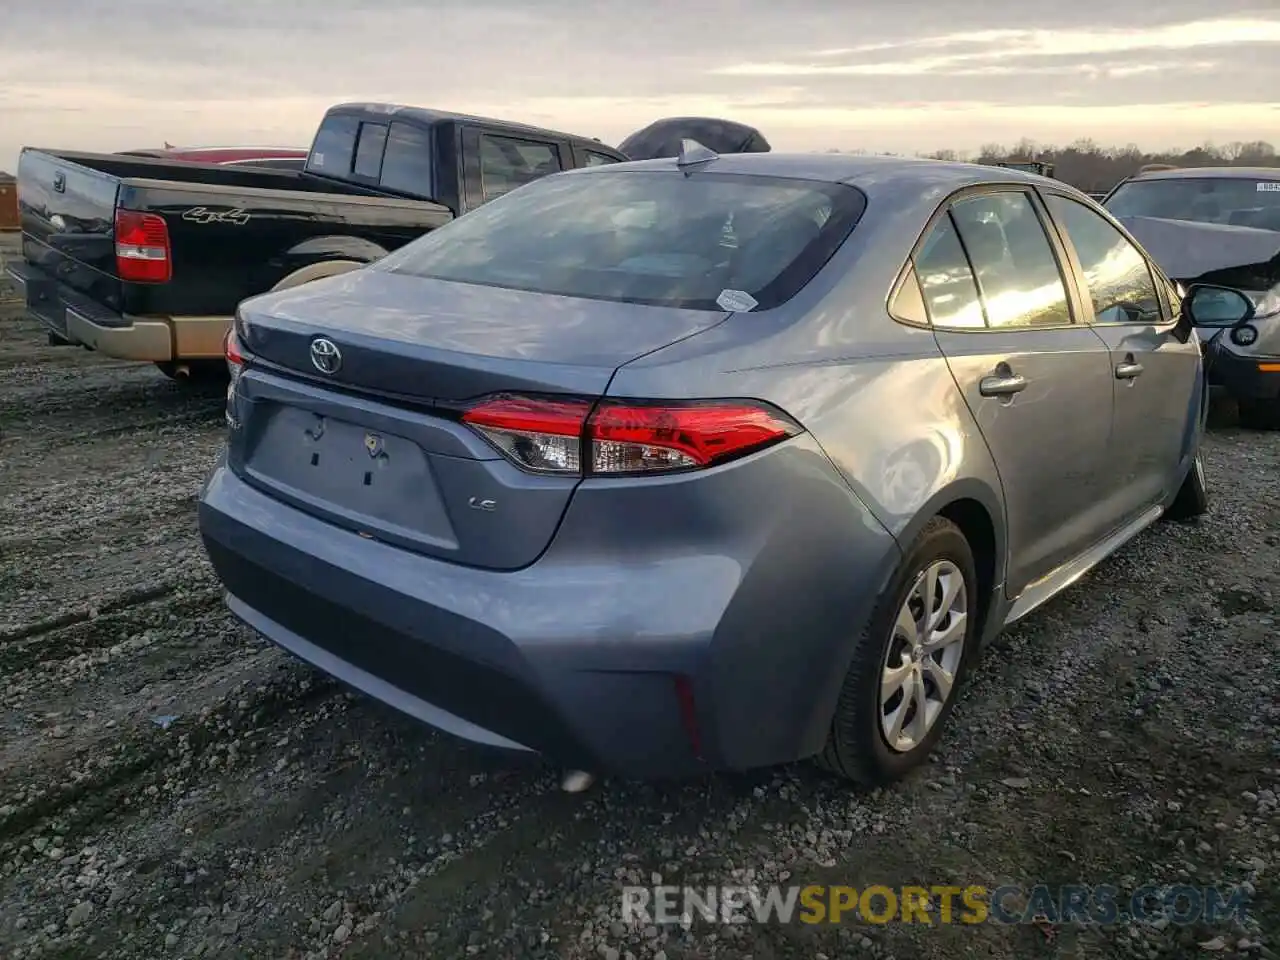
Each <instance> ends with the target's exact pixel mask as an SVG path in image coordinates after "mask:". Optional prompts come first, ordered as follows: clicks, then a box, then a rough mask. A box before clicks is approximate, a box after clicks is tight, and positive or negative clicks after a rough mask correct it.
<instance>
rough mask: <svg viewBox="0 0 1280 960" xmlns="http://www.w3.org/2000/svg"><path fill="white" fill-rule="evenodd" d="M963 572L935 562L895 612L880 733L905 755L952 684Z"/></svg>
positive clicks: (959, 650)
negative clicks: (896, 613) (896, 614)
mask: <svg viewBox="0 0 1280 960" xmlns="http://www.w3.org/2000/svg"><path fill="white" fill-rule="evenodd" d="M968 619H969V595H968V588H967V586H966V585H965V581H964V574H963V573H961V571H960V568H959V567H958V566H956V565H955V564H954V563H952V562H951V561H950V560H935V561H933V562H932V563H930V564H929V565H928V566H927V567H925V569H924V570H922V571H921V572H920V574H919V575H918V576H917V577H916V579H915V581H914V582H913V583H912V585H911V589H910V590H909V591H908V592H907V598H906V600H905V601H904V602H903V604H902V607H901V609H900V610H899V611H898V616H897V619H896V620H895V621H894V625H893V636H892V637H891V638H890V640H889V647H888V651H887V652H886V655H885V660H884V664H883V666H882V668H881V674H880V733H881V736H883V737H884V741H885V743H886V744H887V745H888V746H889V748H890V749H891V750H894V751H896V752H898V753H906V752H908V751H910V750H913V749H915V748H916V747H917V746H919V745H920V744H921V743H922V742H923V741H924V738H925V737H926V736H927V735H928V733H929V731H930V730H931V729H932V728H933V725H934V724H935V723H936V722H937V720H938V717H939V716H941V714H942V709H943V707H944V706H945V705H946V703H947V700H948V699H950V697H951V693H952V690H953V689H954V687H955V678H956V674H957V673H958V671H959V669H960V663H961V661H962V659H963V658H964V642H965V636H966V634H967V633H968Z"/></svg>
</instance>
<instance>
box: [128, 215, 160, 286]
mask: <svg viewBox="0 0 1280 960" xmlns="http://www.w3.org/2000/svg"><path fill="white" fill-rule="evenodd" d="M116 275H117V276H118V277H119V278H120V279H121V280H128V281H129V282H131V283H168V282H169V278H170V277H172V276H173V264H172V258H171V257H170V250H169V226H168V224H166V223H165V222H164V217H161V216H158V215H156V214H154V213H139V212H138V211H136V210H117V211H116Z"/></svg>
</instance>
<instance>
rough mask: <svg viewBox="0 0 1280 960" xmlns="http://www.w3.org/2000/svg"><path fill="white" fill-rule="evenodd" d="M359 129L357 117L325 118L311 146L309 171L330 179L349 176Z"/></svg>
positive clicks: (308, 161) (308, 163) (335, 116)
mask: <svg viewBox="0 0 1280 960" xmlns="http://www.w3.org/2000/svg"><path fill="white" fill-rule="evenodd" d="M359 129H360V121H359V119H358V118H356V117H350V116H344V115H342V114H337V115H334V116H329V117H325V118H324V120H322V121H321V122H320V129H319V130H317V131H316V138H315V140H314V141H313V142H312V144H311V153H310V155H309V156H308V157H307V169H308V170H309V171H311V172H312V173H322V174H324V175H325V176H329V177H346V176H349V175H350V174H351V161H352V155H353V154H354V153H355V150H356V134H357V133H358V132H359Z"/></svg>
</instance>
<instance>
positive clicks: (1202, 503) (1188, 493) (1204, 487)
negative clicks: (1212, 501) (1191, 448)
mask: <svg viewBox="0 0 1280 960" xmlns="http://www.w3.org/2000/svg"><path fill="white" fill-rule="evenodd" d="M1208 512H1209V485H1208V483H1207V482H1206V481H1205V478H1204V460H1203V459H1202V458H1201V455H1200V453H1199V451H1197V452H1196V457H1195V459H1194V460H1192V461H1191V469H1190V470H1188V471H1187V478H1186V479H1185V480H1183V481H1182V486H1181V488H1179V490H1178V495H1177V496H1176V497H1174V500H1173V503H1171V504H1170V505H1169V509H1168V510H1167V511H1165V516H1166V517H1167V518H1168V519H1170V520H1178V521H1183V522H1185V521H1188V520H1195V519H1196V518H1197V517H1202V516H1204V515H1205V514H1206V513H1208Z"/></svg>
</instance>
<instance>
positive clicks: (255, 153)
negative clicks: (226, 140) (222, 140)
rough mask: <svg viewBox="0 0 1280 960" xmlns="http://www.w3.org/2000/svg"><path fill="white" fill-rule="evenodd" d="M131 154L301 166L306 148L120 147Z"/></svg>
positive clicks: (191, 161)
mask: <svg viewBox="0 0 1280 960" xmlns="http://www.w3.org/2000/svg"><path fill="white" fill-rule="evenodd" d="M120 153H122V154H125V155H127V156H131V157H161V158H164V159H166V160H183V161H186V162H187V163H217V164H232V165H235V166H242V167H276V168H283V169H286V170H301V169H302V168H303V166H304V165H305V164H306V162H307V151H306V150H300V149H298V148H297V147H175V146H171V145H170V144H167V143H166V144H165V145H164V146H163V147H155V148H150V149H146V150H121V151H120Z"/></svg>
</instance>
